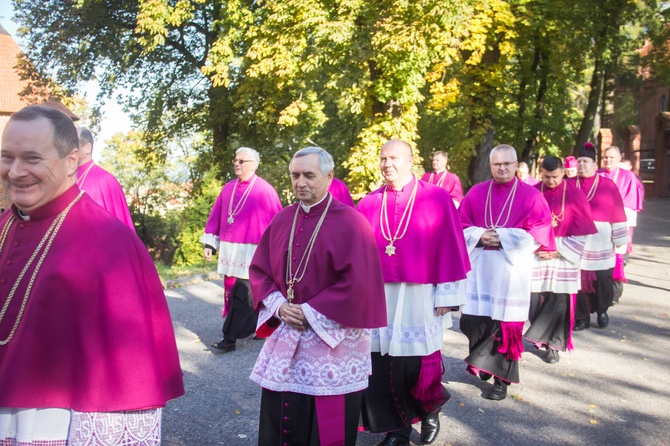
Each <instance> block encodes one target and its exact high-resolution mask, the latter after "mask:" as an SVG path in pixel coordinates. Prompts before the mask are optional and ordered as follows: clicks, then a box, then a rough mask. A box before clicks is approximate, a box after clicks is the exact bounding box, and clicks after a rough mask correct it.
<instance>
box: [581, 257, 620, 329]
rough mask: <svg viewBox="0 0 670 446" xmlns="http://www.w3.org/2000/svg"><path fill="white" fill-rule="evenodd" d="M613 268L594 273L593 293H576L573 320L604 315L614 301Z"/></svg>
mask: <svg viewBox="0 0 670 446" xmlns="http://www.w3.org/2000/svg"><path fill="white" fill-rule="evenodd" d="M613 272H614V268H610V269H605V270H600V271H596V272H595V273H596V278H597V279H596V281H595V282H593V289H594V290H595V291H596V292H595V293H587V292H585V291H580V292H579V293H577V305H575V320H577V321H578V320H583V319H588V318H589V317H590V315H591V313H604V312H606V311H607V309H608V308H609V307H611V306H612V302H613V301H614V282H613V281H612V273H613Z"/></svg>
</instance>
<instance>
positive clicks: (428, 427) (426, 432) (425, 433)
mask: <svg viewBox="0 0 670 446" xmlns="http://www.w3.org/2000/svg"><path fill="white" fill-rule="evenodd" d="M439 432H440V412H439V411H437V412H435V413H434V414H430V415H426V416H425V417H424V418H422V419H421V442H422V443H423V444H431V443H432V442H434V441H435V439H436V438H437V434H438V433H439Z"/></svg>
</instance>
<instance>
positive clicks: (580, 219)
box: [535, 180, 598, 237]
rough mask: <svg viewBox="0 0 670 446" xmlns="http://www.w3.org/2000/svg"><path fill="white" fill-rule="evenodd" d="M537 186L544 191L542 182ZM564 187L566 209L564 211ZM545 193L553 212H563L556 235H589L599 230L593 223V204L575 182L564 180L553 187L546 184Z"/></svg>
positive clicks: (555, 230)
mask: <svg viewBox="0 0 670 446" xmlns="http://www.w3.org/2000/svg"><path fill="white" fill-rule="evenodd" d="M535 188H536V189H537V190H539V191H541V192H542V183H538V184H536V185H535ZM566 188H567V189H566ZM564 189H565V210H564V211H562V209H563V191H564ZM543 195H544V199H545V200H547V204H548V205H549V209H550V210H551V212H553V213H554V214H555V215H558V216H559V217H560V216H561V213H563V219H562V220H561V221H558V225H557V226H556V227H555V228H554V235H555V236H556V237H568V236H579V235H589V234H595V233H597V232H598V229H596V225H595V224H594V223H593V217H591V206H589V202H588V201H586V196H585V195H584V193H583V192H582V191H580V190H579V189H577V187H575V185H574V184H572V183H569V182H567V181H565V180H563V181H561V184H559V185H558V186H557V187H555V188H553V189H549V188H548V187H546V186H545V187H544V192H543Z"/></svg>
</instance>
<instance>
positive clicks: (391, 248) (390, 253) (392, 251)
mask: <svg viewBox="0 0 670 446" xmlns="http://www.w3.org/2000/svg"><path fill="white" fill-rule="evenodd" d="M386 255H388V256H389V257H390V256H393V255H395V246H393V243H389V244H388V245H386Z"/></svg>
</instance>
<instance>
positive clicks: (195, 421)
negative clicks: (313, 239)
mask: <svg viewBox="0 0 670 446" xmlns="http://www.w3.org/2000/svg"><path fill="white" fill-rule="evenodd" d="M638 224H639V226H638V228H637V229H636V232H635V245H634V252H633V254H632V255H631V258H630V262H629V263H628V265H627V266H626V276H627V278H628V284H626V286H625V289H624V294H623V297H622V299H621V303H620V304H618V305H616V306H615V307H613V308H611V309H610V311H609V315H610V324H609V326H608V327H607V328H605V329H600V328H597V323H596V322H595V316H594V317H593V318H592V321H591V323H592V328H591V329H589V330H585V331H582V332H577V333H575V334H574V344H575V350H574V351H572V352H570V353H561V358H560V362H558V363H557V364H553V365H549V364H546V363H544V362H543V361H542V359H541V355H542V354H543V352H540V351H538V350H536V349H535V348H534V347H533V346H532V345H531V344H526V346H525V347H526V352H525V353H524V355H523V358H522V359H521V364H520V375H521V383H520V384H518V385H512V386H510V387H509V389H508V397H507V399H505V400H503V401H489V400H486V399H484V398H483V395H484V394H486V393H487V392H488V391H489V389H490V387H491V384H490V383H486V382H483V381H481V380H479V379H478V378H475V377H473V376H471V375H468V374H467V373H466V372H465V363H464V362H463V358H465V356H466V355H467V350H468V347H467V339H466V337H465V336H464V335H463V334H461V333H460V331H459V329H458V318H459V314H458V313H457V314H455V315H454V327H453V328H451V329H449V330H446V331H445V333H444V345H443V347H442V355H443V359H444V363H445V366H446V372H445V374H444V376H443V382H444V384H445V386H446V388H447V389H448V390H449V392H450V393H451V395H452V398H451V400H450V401H449V402H448V403H447V404H446V405H445V406H444V407H443V408H442V412H441V415H440V421H441V425H442V428H441V431H440V434H439V437H438V439H437V440H436V441H435V443H434V445H437V446H443V445H453V446H461V445H462V446H470V445H472V446H481V445H501V446H505V445H510V446H512V445H514V446H534V445H556V446H558V445H561V446H563V445H580V446H581V445H622V446H637V445H640V446H670V382H669V381H668V375H669V372H670V316H669V315H670V294H669V292H670V200H655V201H648V202H646V203H645V210H644V211H643V212H642V213H641V214H640V217H639V222H638ZM166 295H167V298H168V304H169V306H170V310H171V313H172V318H173V322H174V328H175V333H176V336H177V344H178V348H179V355H180V359H181V365H182V369H183V371H184V381H185V385H186V395H185V396H183V397H181V398H178V399H177V400H175V401H171V402H169V403H168V405H167V407H166V408H165V410H164V412H163V444H164V445H168V446H177V445H188V446H208V445H232V446H237V445H240V446H243V445H256V444H257V442H258V434H257V431H258V413H259V407H260V388H259V387H258V386H257V385H256V384H254V383H252V382H251V381H249V374H250V372H251V369H252V367H253V365H254V362H255V360H256V357H257V356H258V353H259V351H260V349H261V347H262V344H263V341H258V340H252V339H251V338H249V339H244V340H239V341H238V346H237V350H236V351H234V352H230V353H225V354H222V353H220V352H218V351H217V350H215V349H213V348H211V347H210V346H209V345H210V343H212V342H214V341H218V340H219V339H220V330H221V324H222V320H221V304H222V296H223V289H222V285H221V282H220V281H205V282H201V283H197V284H192V285H188V286H184V287H181V288H177V289H171V290H168V291H166ZM414 427H415V429H414V433H413V434H412V441H413V443H412V444H415V445H419V444H421V442H420V439H419V434H418V431H417V428H418V425H415V426H414ZM382 438H383V435H379V434H370V433H365V432H364V433H361V434H359V436H358V442H357V445H360V446H371V445H374V444H375V443H377V442H378V441H380V440H381V439H382Z"/></svg>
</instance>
